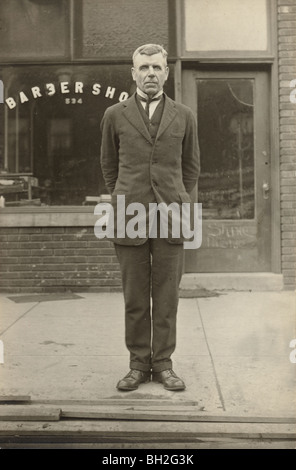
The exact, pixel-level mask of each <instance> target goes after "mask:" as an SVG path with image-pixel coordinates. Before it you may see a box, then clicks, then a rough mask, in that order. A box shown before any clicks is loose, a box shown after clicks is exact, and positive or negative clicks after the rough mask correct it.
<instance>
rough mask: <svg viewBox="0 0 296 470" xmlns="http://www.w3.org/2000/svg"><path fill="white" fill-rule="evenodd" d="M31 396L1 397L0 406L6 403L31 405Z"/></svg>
mask: <svg viewBox="0 0 296 470" xmlns="http://www.w3.org/2000/svg"><path fill="white" fill-rule="evenodd" d="M30 402H31V397H30V395H0V405H1V404H4V403H30Z"/></svg>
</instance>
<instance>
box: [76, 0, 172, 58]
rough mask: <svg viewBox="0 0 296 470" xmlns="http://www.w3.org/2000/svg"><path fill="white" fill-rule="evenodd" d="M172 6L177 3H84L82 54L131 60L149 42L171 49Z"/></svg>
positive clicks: (80, 20)
mask: <svg viewBox="0 0 296 470" xmlns="http://www.w3.org/2000/svg"><path fill="white" fill-rule="evenodd" d="M79 3H80V2H79ZM169 3H172V4H173V3H174V2H169V1H168V0H150V1H149V2H147V1H146V0H124V2H123V1H122V0H112V2H110V1H108V0H84V1H83V2H81V4H80V8H81V15H79V13H78V10H76V15H77V20H78V21H77V25H78V31H77V32H76V34H77V36H78V37H79V38H80V37H82V40H81V43H82V44H80V47H81V50H80V51H79V52H78V55H81V56H82V57H88V58H91V57H101V58H102V57H110V58H111V57H130V56H131V54H132V53H133V51H134V50H135V49H136V48H137V47H138V46H139V45H141V44H146V43H148V42H149V43H152V42H155V43H158V44H162V45H163V46H164V47H165V48H168V46H169V28H170V24H169V16H168V15H169V12H168V6H169ZM77 7H78V8H79V5H78V6H77ZM80 28H81V29H82V31H81V32H80V31H79V29H80ZM79 43H80V41H79ZM170 46H172V45H171V44H170ZM78 48H79V44H78ZM170 53H171V51H170Z"/></svg>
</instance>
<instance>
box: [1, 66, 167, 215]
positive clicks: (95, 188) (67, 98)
mask: <svg viewBox="0 0 296 470" xmlns="http://www.w3.org/2000/svg"><path fill="white" fill-rule="evenodd" d="M173 77H174V73H173V69H172V67H171V73H170V79H169V82H168V85H167V86H166V91H167V93H168V94H169V95H170V96H171V97H173V89H174V88H173V84H174V78H173ZM3 82H4V88H5V104H4V105H3V104H2V105H1V106H0V109H1V112H2V115H3V121H1V122H3V127H2V130H3V132H1V134H2V139H1V134H0V158H1V160H0V162H1V169H0V180H1V181H0V192H1V194H2V195H3V196H4V197H5V199H6V205H7V206H9V205H19V204H24V203H26V204H46V205H83V204H85V203H86V201H87V200H88V199H89V197H97V196H99V195H100V194H105V193H106V188H105V185H104V181H103V178H102V173H101V169H100V163H99V161H100V145H101V132H100V122H101V119H102V117H103V114H104V111H105V110H106V108H107V107H109V106H111V105H113V104H115V103H118V102H120V101H123V100H125V99H127V98H128V97H129V96H130V95H131V94H132V93H133V92H134V90H135V86H134V82H133V81H132V77H131V72H130V65H112V66H111V65H75V66H74V65H73V66H69V65H67V66H66V65H64V66H26V67H21V66H19V67H6V68H5V69H4V79H3ZM0 117H1V116H0ZM6 143H7V145H6ZM4 180H6V182H5V181H4ZM7 181H10V183H11V184H10V185H9V184H8V183H7ZM20 183H22V187H21V188H20ZM28 184H29V185H31V187H30V188H29V191H27V189H28V188H27V186H28ZM14 185H15V186H14ZM26 191H27V193H26ZM28 192H30V194H28Z"/></svg>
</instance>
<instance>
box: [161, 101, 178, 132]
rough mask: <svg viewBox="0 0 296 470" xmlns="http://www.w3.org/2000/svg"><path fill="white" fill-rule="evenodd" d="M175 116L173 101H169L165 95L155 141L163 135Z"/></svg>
mask: <svg viewBox="0 0 296 470" xmlns="http://www.w3.org/2000/svg"><path fill="white" fill-rule="evenodd" d="M176 115H177V110H176V107H175V103H174V101H173V100H171V99H170V98H169V97H168V96H167V95H165V102H164V109H163V113H162V118H161V121H160V125H159V128H158V132H157V136H156V140H157V139H159V137H160V136H161V134H163V133H164V131H165V130H166V128H167V127H168V126H169V125H170V124H171V122H172V121H173V120H174V119H175V117H176Z"/></svg>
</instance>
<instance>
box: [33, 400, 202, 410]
mask: <svg viewBox="0 0 296 470" xmlns="http://www.w3.org/2000/svg"><path fill="white" fill-rule="evenodd" d="M32 404H36V405H58V406H62V405H86V406H91V405H105V406H109V405H112V406H145V407H146V406H161V407H163V406H165V407H167V406H169V407H182V408H183V407H187V406H193V407H197V408H199V407H200V404H199V403H198V402H197V401H193V400H192V401H183V400H179V399H178V400H177V399H172V400H166V399H164V400H161V399H160V400H159V399H149V400H147V399H142V398H102V399H98V400H38V401H37V400H36V401H32Z"/></svg>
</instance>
